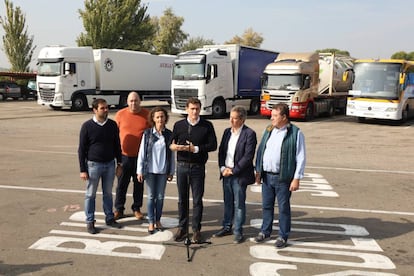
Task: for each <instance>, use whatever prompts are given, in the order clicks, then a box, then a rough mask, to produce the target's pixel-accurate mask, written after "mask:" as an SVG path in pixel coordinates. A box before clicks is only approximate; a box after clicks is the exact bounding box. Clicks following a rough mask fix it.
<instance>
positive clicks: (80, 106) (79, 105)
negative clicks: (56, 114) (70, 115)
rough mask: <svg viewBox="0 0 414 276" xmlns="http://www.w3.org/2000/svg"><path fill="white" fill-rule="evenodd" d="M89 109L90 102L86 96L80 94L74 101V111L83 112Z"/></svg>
mask: <svg viewBox="0 0 414 276" xmlns="http://www.w3.org/2000/svg"><path fill="white" fill-rule="evenodd" d="M87 109H88V101H87V100H86V97H85V95H82V94H78V95H76V96H75V97H74V98H73V100H72V111H83V110H87Z"/></svg>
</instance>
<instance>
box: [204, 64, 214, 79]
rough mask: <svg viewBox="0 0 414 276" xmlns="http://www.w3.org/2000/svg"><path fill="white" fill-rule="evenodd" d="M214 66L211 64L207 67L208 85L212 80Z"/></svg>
mask: <svg viewBox="0 0 414 276" xmlns="http://www.w3.org/2000/svg"><path fill="white" fill-rule="evenodd" d="M212 68H213V67H212V66H211V65H210V64H208V65H207V76H206V82H207V83H208V82H209V81H210V80H211V71H212Z"/></svg>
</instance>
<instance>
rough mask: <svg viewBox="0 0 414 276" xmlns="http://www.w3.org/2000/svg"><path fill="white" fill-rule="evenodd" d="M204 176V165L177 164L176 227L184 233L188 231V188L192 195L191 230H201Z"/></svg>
mask: <svg viewBox="0 0 414 276" xmlns="http://www.w3.org/2000/svg"><path fill="white" fill-rule="evenodd" d="M205 174H206V172H205V166H204V164H190V163H183V162H177V188H178V227H179V228H181V229H183V230H184V231H187V229H188V216H189V213H188V211H189V204H190V203H189V191H190V188H191V191H192V193H193V219H192V228H193V231H200V230H201V220H202V218H203V195H204V178H205Z"/></svg>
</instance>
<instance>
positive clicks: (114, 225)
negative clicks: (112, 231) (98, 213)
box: [106, 219, 122, 229]
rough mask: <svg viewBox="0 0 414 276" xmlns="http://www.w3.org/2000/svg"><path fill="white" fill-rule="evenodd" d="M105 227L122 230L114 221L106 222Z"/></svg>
mask: <svg viewBox="0 0 414 276" xmlns="http://www.w3.org/2000/svg"><path fill="white" fill-rule="evenodd" d="M106 225H108V226H110V227H113V228H118V229H119V228H122V225H121V224H119V223H118V222H116V220H115V219H111V220H108V221H107V222H106Z"/></svg>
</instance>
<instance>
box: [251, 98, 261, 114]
mask: <svg viewBox="0 0 414 276" xmlns="http://www.w3.org/2000/svg"><path fill="white" fill-rule="evenodd" d="M259 111H260V101H259V100H258V99H253V100H251V101H250V110H249V114H250V115H256V114H258V113H259Z"/></svg>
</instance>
